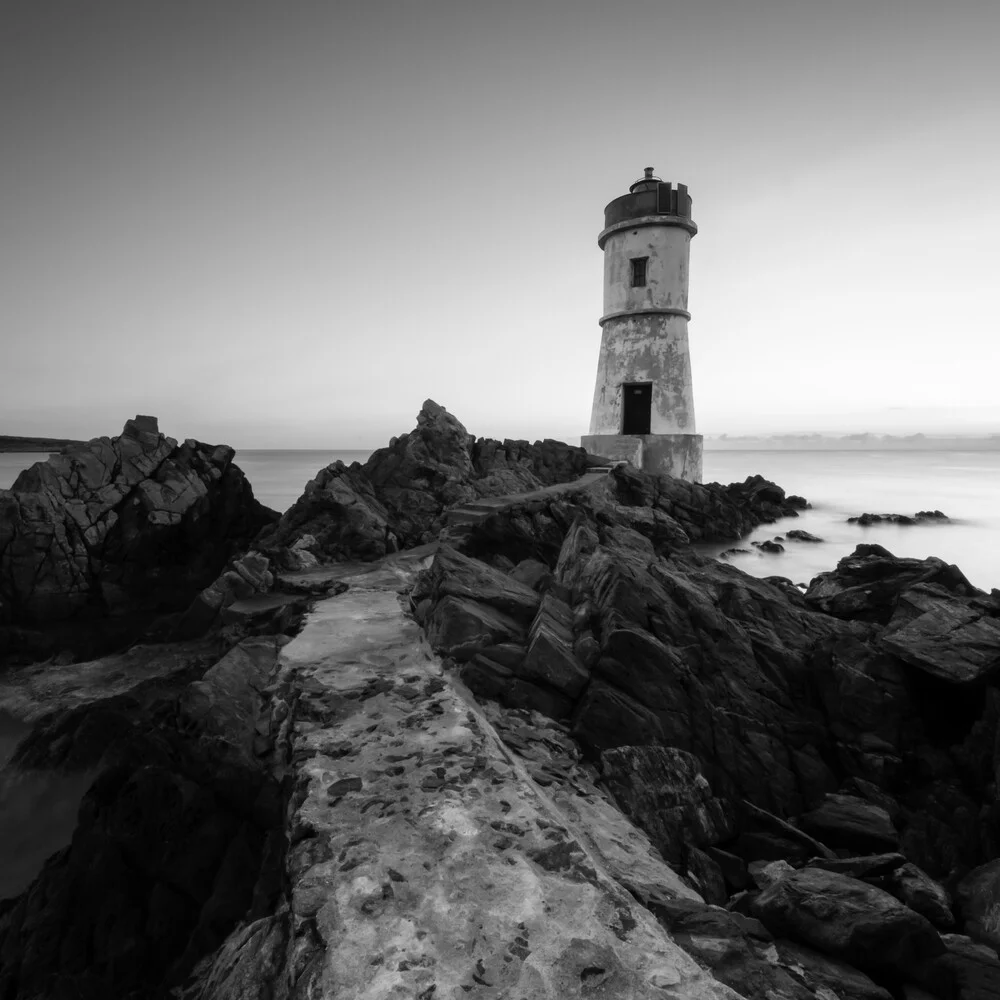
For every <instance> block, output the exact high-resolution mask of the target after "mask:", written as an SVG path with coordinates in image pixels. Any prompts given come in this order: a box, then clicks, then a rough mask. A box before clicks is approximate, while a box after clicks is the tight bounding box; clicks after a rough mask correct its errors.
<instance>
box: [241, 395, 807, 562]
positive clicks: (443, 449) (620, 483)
mask: <svg viewBox="0 0 1000 1000" xmlns="http://www.w3.org/2000/svg"><path fill="white" fill-rule="evenodd" d="M603 464H604V460H603V459H600V458H597V457H595V456H592V455H588V454H587V453H586V452H585V451H584V450H583V449H582V448H574V447H572V446H570V445H567V444H563V443H562V442H559V441H551V440H545V441H536V442H535V443H534V444H528V442H526V441H509V440H508V441H503V442H499V441H494V440H492V439H489V438H480V439H476V438H474V437H473V436H472V435H471V434H470V433H469V432H468V431H467V430H466V429H465V427H464V426H463V425H462V423H461V422H460V421H459V420H457V419H456V418H455V417H454V416H453V415H452V414H450V413H449V412H448V411H447V410H445V409H444V407H442V406H439V405H438V404H437V403H435V402H434V401H433V400H427V401H426V402H425V403H424V405H423V407H422V409H421V411H420V413H419V414H418V416H417V426H416V428H415V429H414V430H413V431H411V432H410V433H409V434H403V435H402V436H400V437H398V438H394V439H393V440H392V442H391V443H390V444H389V446H388V447H387V448H381V449H379V450H378V451H376V452H374V453H373V454H372V455H371V457H370V458H369V459H368V461H367V462H366V463H365V464H364V465H360V464H357V463H355V464H354V465H352V466H351V467H350V468H347V467H346V466H344V465H343V464H342V463H334V464H333V465H331V466H328V467H327V468H326V469H323V470H321V471H320V473H319V474H318V475H317V477H316V478H315V479H314V480H312V481H311V482H310V483H309V484H307V486H306V489H305V492H304V493H303V495H302V497H301V498H300V499H299V500H298V501H297V502H296V503H295V504H294V505H293V506H292V507H291V508H290V509H289V510H288V511H286V512H285V514H284V515H283V516H282V518H281V520H280V522H278V524H277V525H275V526H274V527H273V528H272V529H270V530H268V531H265V532H264V533H263V534H262V535H261V537H260V538H258V540H257V542H256V547H257V548H258V549H260V551H262V552H264V553H265V554H266V555H268V556H269V557H270V558H271V559H272V560H273V561H274V562H275V563H276V565H278V566H279V567H283V568H285V569H292V570H295V569H301V568H303V567H304V566H305V565H308V564H309V563H310V561H312V562H317V561H318V562H320V563H326V562H331V561H337V560H342V559H358V560H372V559H377V558H381V557H382V556H384V555H386V554H387V553H390V552H393V551H395V550H397V549H406V548H411V547H414V546H417V545H421V544H424V543H427V542H432V541H434V540H436V539H437V537H438V535H439V534H440V532H441V531H442V529H445V528H446V527H447V526H448V524H449V523H450V521H449V512H456V511H458V512H461V511H462V510H465V509H471V508H472V507H474V505H476V504H477V503H479V502H482V501H483V500H488V499H490V498H495V497H511V496H517V495H526V494H532V493H535V492H537V491H539V490H543V489H544V488H546V487H552V486H555V485H558V484H565V483H572V482H574V481H575V480H578V479H579V478H580V477H581V476H582V475H583V474H584V473H586V472H587V470H588V469H590V468H593V467H597V466H602V465H603ZM614 477H615V481H616V487H615V488H616V490H618V491H619V492H620V493H623V494H628V495H629V497H630V498H631V499H630V500H629V505H630V507H631V508H632V511H633V515H632V516H633V520H634V521H635V522H636V523H635V524H634V525H633V526H634V527H635V528H636V529H637V530H639V531H640V532H641V533H642V534H645V535H646V536H647V537H649V538H656V539H658V540H661V541H670V542H672V543H673V544H675V545H687V544H688V543H689V542H691V541H711V540H725V539H738V538H740V537H742V535H744V534H746V533H747V532H748V531H750V530H752V529H753V528H755V527H756V526H757V525H759V524H764V523H770V522H772V521H775V520H777V519H778V518H780V517H794V516H796V515H797V514H798V511H799V510H801V509H802V508H804V507H806V506H807V504H806V501H805V500H803V499H802V498H801V497H786V496H785V492H784V490H782V489H781V488H780V487H778V486H776V485H775V484H774V483H771V482H768V481H767V480H765V479H763V478H762V477H760V476H753V477H750V478H749V479H747V480H746V481H745V482H743V483H734V484H731V485H729V486H720V485H718V484H715V483H713V484H708V485H705V486H702V485H700V484H693V483H687V482H685V481H684V480H679V479H671V478H669V477H656V476H651V475H648V474H645V473H642V472H639V471H636V470H634V469H630V468H628V467H620V468H618V469H616V470H615V472H614ZM503 507H504V509H509V504H507V503H506V502H505V503H504V504H503ZM526 534H533V536H534V537H535V542H534V544H531V545H530V546H529V547H528V550H527V551H528V554H527V555H526V556H524V557H523V558H528V557H529V556H531V553H533V552H534V545H535V544H544V538H543V536H544V531H539V530H538V529H537V527H534V528H532V530H531V531H529V532H526ZM518 561H520V560H518Z"/></svg>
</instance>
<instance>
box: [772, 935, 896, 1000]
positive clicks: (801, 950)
mask: <svg viewBox="0 0 1000 1000" xmlns="http://www.w3.org/2000/svg"><path fill="white" fill-rule="evenodd" d="M774 950H775V952H776V953H777V958H778V963H779V964H780V965H781V966H782V967H783V968H784V969H787V970H788V971H789V972H790V973H791V974H792V975H793V976H794V977H795V978H796V979H798V980H799V981H800V982H801V983H802V984H803V985H804V986H806V987H807V988H808V989H810V990H812V991H813V993H814V994H815V995H816V997H817V1000H820V998H822V1000H829V998H830V997H837V998H838V1000H892V996H891V994H890V993H889V991H888V990H886V989H884V988H883V987H881V986H879V985H878V984H877V983H874V982H872V980H871V979H869V978H868V976H866V975H865V974H864V973H863V972H859V971H858V970H857V969H854V968H852V967H851V966H850V965H848V964H847V963H846V962H840V961H838V960H837V959H834V958H831V957H830V956H829V955H823V954H820V953H819V952H818V951H814V950H813V949H812V948H805V947H803V946H802V945H800V944H795V943H794V942H793V941H786V940H785V939H784V938H779V939H778V940H777V941H775V942H774ZM822 991H826V992H822Z"/></svg>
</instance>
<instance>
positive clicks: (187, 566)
mask: <svg viewBox="0 0 1000 1000" xmlns="http://www.w3.org/2000/svg"><path fill="white" fill-rule="evenodd" d="M233 454H234V453H233V450H232V449H231V448H228V447H225V446H222V445H220V446H218V447H214V446H211V445H204V444H201V443H199V442H197V441H191V440H189V441H185V442H184V443H183V444H181V445H178V444H177V442H176V441H174V440H173V439H172V438H168V437H164V436H163V435H162V434H160V433H159V431H158V429H157V423H156V419H155V418H154V417H137V418H136V419H135V420H130V421H128V423H127V424H126V425H125V429H124V431H123V432H122V434H121V435H120V436H119V437H116V438H97V439H95V440H93V441H91V442H89V443H88V444H87V445H85V446H83V447H81V448H76V449H71V450H69V451H67V452H66V453H65V454H63V455H57V456H53V457H51V458H50V459H49V460H48V461H46V462H40V463H37V464H36V465H34V466H32V467H31V468H30V469H27V470H26V471H25V472H23V473H21V475H20V476H19V477H18V478H17V480H16V481H15V483H14V485H13V487H12V489H10V490H4V491H0V656H2V655H3V654H4V652H6V653H7V654H8V655H18V654H19V655H25V656H27V658H29V659H30V658H39V657H40V656H44V655H49V654H51V653H52V652H57V651H58V650H59V649H61V648H66V647H69V648H71V649H75V650H76V651H77V652H78V653H81V654H86V653H88V652H89V653H93V652H98V651H101V650H102V649H103V648H106V647H107V646H108V645H109V644H113V643H114V641H115V638H118V640H119V641H120V639H121V638H125V639H126V640H127V639H128V638H132V639H134V638H135V637H136V635H137V634H139V633H141V631H142V628H143V627H144V626H145V625H147V624H148V623H149V622H150V621H151V619H152V618H153V617H154V616H156V615H158V614H163V613H168V612H175V611H178V610H181V609H183V608H184V607H185V606H186V605H187V604H188V603H189V602H190V601H191V599H192V598H193V597H194V595H195V594H197V593H198V591H199V590H201V589H202V588H203V587H205V586H206V585H208V584H209V583H211V582H212V580H213V579H215V577H216V576H217V575H218V573H219V571H220V570H221V569H222V568H223V566H224V565H225V564H226V562H227V560H228V559H229V558H230V557H231V556H233V555H234V554H235V553H237V552H238V551H240V550H242V549H243V548H245V547H246V545H247V544H248V542H249V541H250V539H252V538H253V536H254V535H255V534H257V532H258V531H259V530H260V528H261V527H262V526H263V525H265V524H267V523H268V522H269V521H271V520H273V519H274V518H275V517H276V516H277V515H275V514H273V512H271V511H268V510H267V509H266V508H265V507H262V506H261V505H260V504H259V503H257V501H256V500H254V497H253V491H252V490H251V488H250V484H249V483H248V482H247V481H246V479H245V478H244V476H243V473H242V472H241V471H240V470H239V469H238V468H237V467H236V466H235V465H233V463H232V459H233ZM116 634H117V636H116Z"/></svg>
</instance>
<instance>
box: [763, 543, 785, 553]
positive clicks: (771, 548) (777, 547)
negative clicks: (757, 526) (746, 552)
mask: <svg viewBox="0 0 1000 1000" xmlns="http://www.w3.org/2000/svg"><path fill="white" fill-rule="evenodd" d="M758 548H759V549H760V551H761V552H770V553H772V554H773V555H777V554H778V553H780V552H784V551H785V546H784V545H782V544H781V542H775V541H770V540H768V541H765V542H761V543H760V545H759V546H758Z"/></svg>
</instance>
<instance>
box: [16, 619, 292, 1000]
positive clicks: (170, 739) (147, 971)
mask: <svg viewBox="0 0 1000 1000" xmlns="http://www.w3.org/2000/svg"><path fill="white" fill-rule="evenodd" d="M283 641H285V640H284V637H275V636H269V637H263V638H257V639H250V640H246V641H245V642H243V643H241V644H240V645H238V646H236V647H234V648H233V649H232V650H230V651H229V652H228V653H227V654H226V655H225V656H223V657H222V658H221V659H218V660H217V662H215V663H214V665H212V666H210V667H209V668H208V669H207V670H206V669H205V665H204V660H203V659H202V658H201V657H198V658H196V659H194V660H192V661H191V663H190V665H189V666H188V667H187V668H186V669H184V670H181V671H178V672H175V673H174V674H172V675H171V676H170V677H168V678H158V679H156V680H154V681H151V682H148V683H141V684H138V685H136V686H134V687H133V688H132V689H131V690H130V691H128V692H127V693H125V694H122V695H118V696H115V697H113V698H109V699H105V700H103V701H97V702H95V703H92V704H88V705H84V706H82V707H80V708H78V709H75V710H72V711H69V712H64V713H59V714H55V715H51V716H49V717H48V718H47V719H45V720H43V721H42V722H41V723H40V724H39V725H38V726H37V727H36V728H35V730H34V731H33V733H32V734H31V735H30V736H29V737H28V739H27V740H26V741H25V742H24V743H23V744H22V745H21V747H20V748H19V750H18V753H17V755H16V756H15V759H14V762H13V765H14V766H15V767H18V768H26V769H38V768H47V769H53V768H54V769H57V770H69V771H83V772H93V771H96V772H98V777H97V779H96V781H95V782H94V784H93V785H92V786H91V788H90V790H89V791H88V792H87V794H86V795H85V797H84V799H83V802H82V804H81V806H80V813H79V820H78V826H77V829H76V831H75V833H74V835H73V840H72V843H71V844H70V845H69V846H68V847H66V848H65V849H64V850H62V851H60V852H58V853H57V854H55V855H53V856H52V857H51V858H50V859H49V861H48V862H47V863H46V865H45V867H44V868H43V870H42V872H41V874H40V875H39V876H38V878H37V879H36V880H35V882H34V883H33V884H32V886H31V887H30V889H28V890H27V891H26V892H25V893H24V894H22V895H21V896H20V897H18V898H17V899H16V900H12V901H9V902H7V903H6V905H4V906H2V907H0V995H2V996H4V997H11V998H18V1000H36V998H37V1000H42V998H46V1000H47V998H54V997H62V996H67V997H68V996H73V997H80V998H82V1000H91V998H93V1000H98V998H109V997H135V998H138V997H165V996H166V995H167V989H168V988H169V987H170V986H173V985H179V984H180V983H181V982H183V980H184V978H185V977H186V976H187V974H188V973H189V972H190V971H191V969H192V968H193V966H194V964H195V962H196V961H197V960H198V959H199V958H201V956H202V955H204V954H205V953H206V952H209V951H211V950H212V949H214V948H215V947H217V946H218V945H219V944H220V943H221V941H222V940H223V939H224V938H225V936H226V935H227V934H228V933H229V931H230V930H231V929H232V927H233V926H234V925H235V923H236V922H237V921H238V920H241V919H243V918H245V917H247V916H248V915H249V917H250V918H253V917H254V916H255V915H256V914H260V913H263V912H267V911H268V910H269V909H270V907H271V905H272V903H273V900H274V898H275V893H276V892H277V890H278V888H279V886H280V867H279V866H280V861H281V857H282V853H283V845H284V833H283V830H282V820H283V808H284V806H283V802H284V799H283V794H282V791H281V787H280V784H279V782H278V780H277V779H276V778H275V776H274V775H273V774H272V773H271V772H270V770H269V766H268V754H269V752H270V747H271V745H272V742H273V736H272V734H274V733H276V732H277V727H278V725H279V720H278V718H277V717H272V712H271V710H272V708H274V707H276V704H277V703H276V702H274V703H272V702H271V700H270V699H267V698H265V697H263V696H262V695H261V694H260V693H259V691H260V690H261V689H263V688H265V687H267V686H268V683H269V680H270V679H271V675H272V671H273V669H274V665H275V658H276V655H277V652H278V650H279V648H280V646H281V644H282V642H283ZM286 711H287V708H286Z"/></svg>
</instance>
